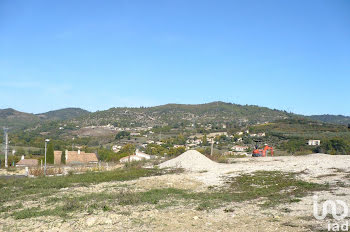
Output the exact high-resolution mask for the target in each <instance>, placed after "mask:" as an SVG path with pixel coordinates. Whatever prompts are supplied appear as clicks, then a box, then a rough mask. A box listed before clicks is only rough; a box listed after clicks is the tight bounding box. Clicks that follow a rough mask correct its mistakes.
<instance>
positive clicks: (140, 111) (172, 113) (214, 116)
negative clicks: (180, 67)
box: [71, 102, 293, 126]
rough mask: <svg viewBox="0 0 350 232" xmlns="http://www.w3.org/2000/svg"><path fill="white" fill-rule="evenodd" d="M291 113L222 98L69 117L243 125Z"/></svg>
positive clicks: (123, 123)
mask: <svg viewBox="0 0 350 232" xmlns="http://www.w3.org/2000/svg"><path fill="white" fill-rule="evenodd" d="M290 117H293V114H289V113H287V112H285V111H280V110H273V109H269V108H266V107H259V106H253V105H237V104H232V103H225V102H211V103H207V104H198V105H185V104H166V105H161V106H154V107H140V108H124V107H123V108H121V107H119V108H111V109H109V110H104V111H97V112H95V113H90V114H86V115H84V116H82V117H79V118H75V119H73V120H71V121H72V122H75V123H78V124H81V125H82V126H88V125H107V124H117V125H120V126H155V125H175V124H189V123H194V122H195V123H212V124H219V123H234V124H237V125H247V124H256V123H264V122H271V121H275V120H278V119H286V118H290Z"/></svg>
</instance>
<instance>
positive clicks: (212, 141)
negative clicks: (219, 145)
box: [210, 139, 214, 156]
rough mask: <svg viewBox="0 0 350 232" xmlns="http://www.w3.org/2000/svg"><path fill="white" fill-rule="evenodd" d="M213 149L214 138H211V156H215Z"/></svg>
mask: <svg viewBox="0 0 350 232" xmlns="http://www.w3.org/2000/svg"><path fill="white" fill-rule="evenodd" d="M213 150H214V139H212V140H211V150H210V156H213Z"/></svg>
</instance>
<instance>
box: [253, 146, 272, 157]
mask: <svg viewBox="0 0 350 232" xmlns="http://www.w3.org/2000/svg"><path fill="white" fill-rule="evenodd" d="M269 152H271V153H270V154H271V156H273V147H270V146H268V145H267V144H265V147H264V149H258V146H257V145H256V146H255V150H254V151H253V154H252V156H253V157H265V156H268V154H269Z"/></svg>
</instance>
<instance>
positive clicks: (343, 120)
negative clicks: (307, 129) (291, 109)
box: [309, 114, 350, 125]
mask: <svg viewBox="0 0 350 232" xmlns="http://www.w3.org/2000/svg"><path fill="white" fill-rule="evenodd" d="M309 118H310V119H312V120H318V121H322V122H327V123H333V124H343V125H348V124H350V117H349V116H343V115H329V114H324V115H311V116H309Z"/></svg>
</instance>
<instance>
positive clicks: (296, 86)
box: [0, 0, 350, 115]
mask: <svg viewBox="0 0 350 232" xmlns="http://www.w3.org/2000/svg"><path fill="white" fill-rule="evenodd" d="M349 86H350V1H347V0H344V1H340V0H334V1H331V0H328V1H322V0H314V1H313V0H308V1H298V0H295V1H287V0H280V1H278V0H275V1H265V0H257V1H233V0H229V1H224V0H212V1H206V0H198V1H197V0H183V1H182V0H171V1H170V0H169V1H167V0H162V1H151V0H147V1H144V0H139V1H137V0H128V1H121V0H120V1H118V0H115V1H97V0H96V1H88V0H84V1H78V0H76V1H64V0H60V1H40V0H32V1H31V0H28V1H25V0H20V1H17V0H1V1H0V92H1V97H2V100H1V101H0V108H7V107H12V108H15V109H18V110H21V111H26V112H33V113H40V112H45V111H48V110H53V109H59V108H64V107H82V108H85V109H87V110H90V111H95V110H104V109H108V108H110V107H117V106H152V105H160V104H166V103H186V104H187V103H188V104H192V103H205V102H211V101H217V100H220V101H226V102H234V103H238V104H254V105H260V106H267V107H271V108H277V109H282V110H287V111H292V112H295V113H302V114H325V113H329V114H344V115H350V88H349Z"/></svg>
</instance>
